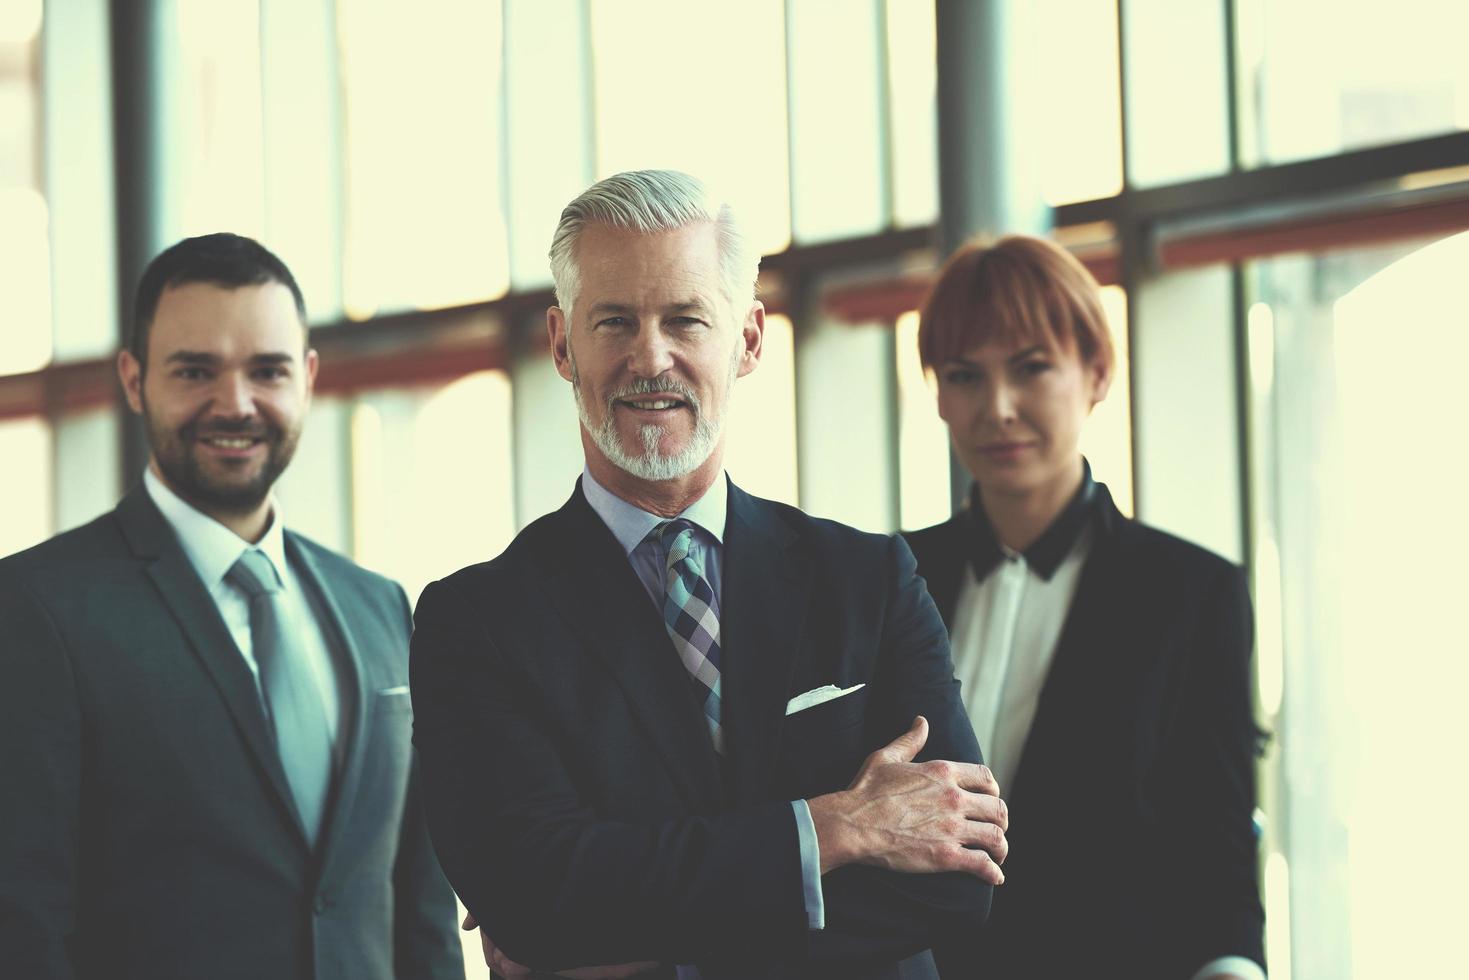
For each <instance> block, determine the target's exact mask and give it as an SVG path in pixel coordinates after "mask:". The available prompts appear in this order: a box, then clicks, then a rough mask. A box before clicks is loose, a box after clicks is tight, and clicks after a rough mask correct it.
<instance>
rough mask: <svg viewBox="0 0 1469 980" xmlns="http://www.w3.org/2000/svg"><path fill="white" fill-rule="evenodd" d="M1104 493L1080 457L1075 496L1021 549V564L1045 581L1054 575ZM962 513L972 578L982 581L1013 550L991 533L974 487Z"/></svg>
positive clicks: (1096, 513)
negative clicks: (1078, 481)
mask: <svg viewBox="0 0 1469 980" xmlns="http://www.w3.org/2000/svg"><path fill="white" fill-rule="evenodd" d="M1105 494H1106V491H1105V490H1103V489H1102V488H1101V485H1100V484H1098V483H1097V482H1096V481H1094V480H1093V479H1092V468H1091V464H1090V463H1088V462H1087V461H1086V460H1085V459H1083V460H1082V461H1081V486H1080V487H1078V488H1077V491H1076V494H1075V496H1073V497H1072V498H1071V502H1070V503H1068V504H1067V505H1066V508H1065V509H1064V510H1062V511H1061V513H1060V515H1059V516H1057V518H1056V519H1055V520H1054V521H1052V522H1051V526H1050V527H1048V528H1046V529H1045V531H1044V532H1043V533H1042V534H1041V536H1040V537H1038V538H1036V539H1035V541H1033V542H1032V543H1031V545H1030V547H1029V548H1026V549H1025V551H1024V552H1023V555H1024V557H1025V563H1026V564H1027V565H1028V566H1030V568H1032V569H1033V570H1034V571H1035V573H1036V574H1037V575H1039V576H1040V577H1041V578H1042V579H1044V580H1046V581H1047V582H1049V581H1050V580H1051V576H1053V575H1055V574H1056V569H1057V568H1060V567H1061V562H1063V561H1065V559H1066V556H1067V555H1068V554H1070V553H1071V549H1072V548H1073V547H1075V546H1076V542H1077V539H1079V538H1080V537H1081V534H1082V532H1083V531H1085V530H1086V529H1087V527H1088V526H1089V525H1090V524H1091V523H1092V522H1093V520H1094V519H1095V517H1096V516H1097V515H1098V514H1099V513H1100V510H1101V508H1100V507H1099V506H1098V505H1099V504H1100V503H1101V500H1102V498H1103V497H1104V496H1105ZM965 514H966V520H965V521H964V527H965V533H966V535H967V537H968V541H967V544H968V546H969V547H968V551H969V562H970V564H971V565H972V566H973V568H974V577H975V578H976V579H979V580H980V581H983V580H984V578H985V576H987V575H989V573H990V572H992V571H994V570H995V568H996V566H998V565H999V564H1000V561H1001V559H1003V558H1005V557H1006V556H1008V555H1014V554H1015V552H1013V551H1011V550H1010V549H1009V548H1006V547H1005V546H1004V545H1003V544H1001V543H1000V539H999V538H997V537H996V536H995V529H994V527H993V526H991V524H990V522H989V518H987V517H986V516H985V513H984V508H983V507H981V506H980V504H979V488H978V487H977V486H976V487H975V488H974V489H973V490H972V491H971V492H970V496H969V504H968V507H967V508H966V510H965Z"/></svg>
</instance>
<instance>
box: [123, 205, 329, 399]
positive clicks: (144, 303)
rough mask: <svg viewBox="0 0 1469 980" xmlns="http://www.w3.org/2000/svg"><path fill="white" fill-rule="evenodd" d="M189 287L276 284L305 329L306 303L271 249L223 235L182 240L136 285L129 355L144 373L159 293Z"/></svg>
mask: <svg viewBox="0 0 1469 980" xmlns="http://www.w3.org/2000/svg"><path fill="white" fill-rule="evenodd" d="M191 282H207V283H212V284H214V285H216V286H223V287H225V288H226V289H238V288H239V287H241V286H260V285H263V284H265V283H268V282H278V283H280V284H281V285H282V286H285V287H286V288H287V289H289V290H290V291H291V298H292V299H294V300H295V301H296V312H297V313H299V314H301V327H302V330H303V331H304V330H305V327H306V300H305V299H304V298H303V297H302V295H301V287H300V286H298V285H296V277H295V276H293V275H291V270H290V269H288V268H286V264H285V263H284V262H282V261H281V260H280V259H279V258H277V257H276V256H275V254H274V253H273V252H271V251H270V249H268V248H266V247H265V246H264V245H261V244H260V243H259V242H257V241H255V240H254V239H253V238H246V237H244V236H243V235H232V234H230V233H229V232H224V231H221V232H216V233H215V234H213V235H200V236H198V237H197V238H185V239H184V240H183V241H181V242H178V243H177V244H175V245H171V246H169V247H168V248H166V249H164V250H163V251H162V252H160V253H158V256H157V257H156V258H155V259H154V260H153V261H152V262H149V263H148V268H146V269H144V270H143V275H142V278H140V279H139V280H138V294H137V297H136V299H134V300H133V323H132V330H131V331H130V332H129V336H128V350H130V351H131V352H132V354H133V357H135V358H137V359H138V365H139V367H140V368H142V369H145V370H146V369H147V366H148V329H149V327H151V326H152V324H153V314H154V313H156V312H158V300H159V299H160V298H161V297H162V296H163V291H164V290H165V289H168V288H169V287H170V286H182V285H185V284H187V283H191Z"/></svg>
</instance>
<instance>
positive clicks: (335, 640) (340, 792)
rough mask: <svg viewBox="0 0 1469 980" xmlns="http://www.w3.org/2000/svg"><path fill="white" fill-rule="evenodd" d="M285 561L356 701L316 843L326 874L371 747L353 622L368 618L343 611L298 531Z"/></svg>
mask: <svg viewBox="0 0 1469 980" xmlns="http://www.w3.org/2000/svg"><path fill="white" fill-rule="evenodd" d="M285 537H286V560H287V561H289V562H291V563H292V565H293V566H294V567H295V570H296V573H297V575H299V576H300V578H301V579H302V582H303V584H304V585H305V586H306V588H308V589H311V590H313V592H314V593H315V596H316V600H317V608H319V609H320V610H321V611H322V614H323V622H321V623H320V624H319V625H320V626H321V629H322V632H323V633H325V634H326V636H327V639H328V641H329V642H330V643H331V644H332V645H333V647H334V649H335V651H338V652H339V653H340V655H339V656H336V657H333V662H334V664H335V666H336V668H337V670H338V671H339V672H340V673H339V674H338V685H339V689H341V690H342V691H344V692H352V698H351V703H350V704H349V703H347V698H345V697H344V698H343V699H342V701H343V703H342V708H343V710H342V714H341V720H340V722H339V724H340V725H341V726H342V734H341V737H340V738H339V739H338V740H337V741H338V745H339V747H340V748H339V750H338V752H337V755H336V764H335V765H334V767H333V772H332V787H331V793H330V799H329V806H328V808H327V812H326V818H325V819H324V820H323V821H322V826H321V836H320V839H319V840H318V841H317V851H318V853H320V854H321V855H322V867H323V874H325V873H326V871H329V870H330V867H331V860H332V857H333V856H334V855H335V854H336V852H337V848H336V846H335V845H336V844H337V842H338V841H339V840H340V839H341V834H340V833H339V832H338V830H339V828H341V827H343V826H345V825H346V823H347V819H348V818H349V817H350V816H351V809H352V806H353V804H354V803H355V802H356V800H357V786H358V783H359V782H360V781H361V777H362V768H363V753H364V752H365V751H366V746H367V738H366V726H367V718H368V708H369V705H370V702H369V701H368V689H367V679H366V674H367V671H366V669H365V667H364V666H363V663H362V656H363V649H364V646H363V644H362V638H361V637H360V636H358V635H357V634H356V633H355V632H354V630H353V627H352V624H353V623H354V622H355V623H360V622H365V621H366V619H365V617H364V616H362V615H355V616H349V615H344V610H343V606H342V603H343V601H345V600H342V599H340V598H339V597H338V594H337V592H336V591H335V590H334V589H333V588H332V585H331V580H330V579H329V578H328V577H327V576H326V575H325V574H323V572H322V570H321V567H320V566H319V565H318V564H317V562H316V559H315V557H314V556H313V555H312V554H311V552H310V551H309V550H308V549H307V548H305V547H303V546H302V545H301V543H300V540H299V539H298V538H297V537H296V535H294V534H292V533H290V532H289V531H287V532H286V536H285Z"/></svg>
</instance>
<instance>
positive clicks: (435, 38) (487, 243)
mask: <svg viewBox="0 0 1469 980" xmlns="http://www.w3.org/2000/svg"><path fill="white" fill-rule="evenodd" d="M337 10H338V18H339V21H338V23H339V29H340V36H341V47H342V76H343V80H344V91H345V119H344V124H345V130H344V131H345V133H346V171H347V173H346V188H347V209H346V210H347V227H346V255H345V270H344V282H343V287H344V290H345V304H344V305H345V307H346V309H347V312H348V314H349V315H351V316H354V317H365V316H369V315H371V314H372V313H374V312H377V311H391V310H403V309H412V308H425V307H438V306H453V305H457V304H461V303H469V302H473V301H476V300H485V299H490V298H493V297H495V296H498V295H500V294H501V293H503V292H504V291H505V289H506V287H507V286H508V285H509V282H510V267H509V257H508V246H507V237H506V231H505V219H504V209H503V207H502V204H501V194H502V181H501V163H500V159H501V155H500V147H501V137H500V130H501V115H502V112H501V90H500V78H501V71H500V69H501V57H500V52H501V10H500V4H499V3H498V2H480V3H459V2H457V0H421V2H419V3H417V4H415V5H413V6H411V7H410V6H407V5H403V4H391V3H379V2H374V0H342V2H341V3H339V4H338V6H337Z"/></svg>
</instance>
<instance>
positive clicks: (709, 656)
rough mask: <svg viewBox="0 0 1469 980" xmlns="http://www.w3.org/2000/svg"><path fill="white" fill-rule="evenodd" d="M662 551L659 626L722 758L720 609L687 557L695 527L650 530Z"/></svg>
mask: <svg viewBox="0 0 1469 980" xmlns="http://www.w3.org/2000/svg"><path fill="white" fill-rule="evenodd" d="M653 534H654V535H656V536H657V538H658V543H659V546H660V547H662V548H664V549H665V554H666V556H667V557H666V559H665V561H664V567H665V568H666V569H667V575H666V576H665V578H664V591H663V623H664V625H665V626H667V627H668V635H669V637H670V638H671V639H672V640H673V647H674V649H675V650H677V651H678V658H679V659H680V660H682V661H683V665H684V667H685V668H686V669H687V670H688V672H689V676H690V677H691V678H692V679H693V682H694V688H695V690H696V692H697V693H698V695H699V701H700V703H701V704H702V706H703V709H704V721H705V722H706V723H707V724H708V726H709V736H710V738H712V739H713V740H714V751H715V752H718V753H719V754H720V755H721V756H722V755H724V729H723V728H721V727H720V724H719V676H720V675H719V603H718V601H717V600H716V599H715V598H714V588H713V586H711V585H710V584H709V580H708V579H707V578H705V577H704V568H703V566H702V565H700V564H699V560H698V559H697V558H695V557H694V556H693V555H692V554H691V553H690V548H691V546H692V544H693V539H694V525H693V524H692V523H690V522H689V521H685V520H678V521H664V522H663V523H662V524H659V525H658V526H657V527H656V528H654V529H653Z"/></svg>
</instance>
